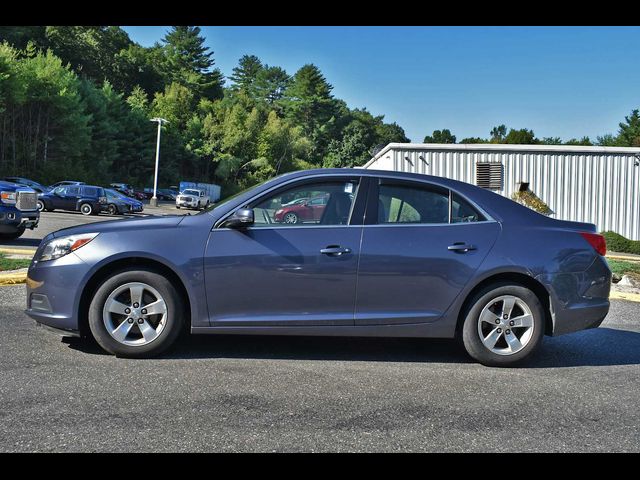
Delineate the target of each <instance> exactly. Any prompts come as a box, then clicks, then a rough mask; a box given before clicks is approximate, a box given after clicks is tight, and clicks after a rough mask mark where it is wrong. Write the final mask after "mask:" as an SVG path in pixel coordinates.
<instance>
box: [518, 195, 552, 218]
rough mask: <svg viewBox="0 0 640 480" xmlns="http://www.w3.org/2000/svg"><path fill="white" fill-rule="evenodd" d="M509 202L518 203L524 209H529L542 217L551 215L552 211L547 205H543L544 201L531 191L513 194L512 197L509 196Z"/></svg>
mask: <svg viewBox="0 0 640 480" xmlns="http://www.w3.org/2000/svg"><path fill="white" fill-rule="evenodd" d="M511 200H513V201H515V202H518V203H519V204H521V205H524V206H525V207H529V208H530V209H532V210H535V211H536V212H538V213H541V214H542V215H551V214H552V213H553V210H551V209H550V208H549V205H547V204H546V203H544V201H543V200H542V199H541V198H540V197H538V196H537V195H536V194H535V193H533V192H532V191H531V190H521V191H517V192H514V193H513V195H511Z"/></svg>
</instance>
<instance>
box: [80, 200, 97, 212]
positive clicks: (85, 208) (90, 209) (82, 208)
mask: <svg viewBox="0 0 640 480" xmlns="http://www.w3.org/2000/svg"><path fill="white" fill-rule="evenodd" d="M93 210H94V209H93V205H91V204H90V203H87V202H85V203H83V204H81V205H80V213H82V214H83V215H93Z"/></svg>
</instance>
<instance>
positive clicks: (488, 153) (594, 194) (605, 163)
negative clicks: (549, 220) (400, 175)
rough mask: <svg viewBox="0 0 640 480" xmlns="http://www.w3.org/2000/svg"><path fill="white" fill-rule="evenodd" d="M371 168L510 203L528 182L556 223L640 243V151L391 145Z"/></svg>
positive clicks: (372, 162)
mask: <svg viewBox="0 0 640 480" xmlns="http://www.w3.org/2000/svg"><path fill="white" fill-rule="evenodd" d="M364 168H371V169H377V170H397V171H402V172H415V173H423V174H428V175H437V176H441V177H447V178H453V179H455V180H461V181H463V182H468V183H472V184H474V185H480V186H483V187H485V188H490V189H491V190H494V191H495V192H496V193H499V194H501V195H504V196H506V197H509V198H511V195H512V194H513V192H514V191H517V190H518V189H519V188H520V185H521V184H522V183H528V187H529V189H530V190H531V191H532V192H534V193H535V194H536V195H537V196H538V197H540V198H541V199H542V200H543V201H544V202H545V203H546V204H547V205H549V207H550V208H551V209H552V210H553V212H554V213H553V215H552V216H553V217H554V218H558V219H562V220H574V221H579V222H589V223H595V224H596V225H597V227H598V230H599V231H605V230H613V231H614V232H617V233H620V234H621V235H624V236H625V237H627V238H631V239H633V240H640V148H627V147H583V146H566V145H504V144H427V143H390V144H389V145H387V146H386V147H384V148H383V149H382V150H381V151H380V152H378V153H377V154H376V156H375V157H373V158H372V159H371V160H370V161H369V162H367V164H366V165H365V166H364Z"/></svg>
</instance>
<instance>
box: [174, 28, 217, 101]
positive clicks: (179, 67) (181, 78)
mask: <svg viewBox="0 0 640 480" xmlns="http://www.w3.org/2000/svg"><path fill="white" fill-rule="evenodd" d="M200 33H201V32H200V27H193V26H174V27H172V29H171V31H170V32H168V33H167V34H166V35H165V36H164V38H163V39H162V42H163V44H164V45H163V52H164V58H163V62H162V66H161V69H162V71H163V73H164V75H165V77H166V78H167V79H168V80H169V81H170V82H177V83H180V84H182V85H184V86H186V87H188V88H189V89H191V90H193V91H194V92H196V93H197V95H199V96H204V97H207V98H221V97H222V83H223V77H222V73H221V72H220V70H218V69H217V68H213V66H214V60H213V58H212V57H213V52H212V51H209V47H207V46H205V44H204V42H205V39H204V37H203V36H202V35H201V34H200Z"/></svg>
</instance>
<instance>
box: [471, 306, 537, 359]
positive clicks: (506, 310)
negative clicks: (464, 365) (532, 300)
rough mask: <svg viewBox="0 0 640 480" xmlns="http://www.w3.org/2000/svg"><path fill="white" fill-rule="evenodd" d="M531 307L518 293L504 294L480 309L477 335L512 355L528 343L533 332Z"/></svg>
mask: <svg viewBox="0 0 640 480" xmlns="http://www.w3.org/2000/svg"><path fill="white" fill-rule="evenodd" d="M533 329H534V321H533V314H532V313H531V309H530V308H529V306H528V305H527V304H526V303H525V301H524V300H522V299H521V298H519V297H516V296H514V295H502V296H499V297H496V298H494V299H493V300H491V301H490V302H489V303H487V305H485V307H484V308H483V309H482V311H481V312H480V317H479V318H478V335H480V340H481V341H482V343H483V345H484V346H485V347H486V348H487V349H488V350H489V351H491V352H492V353H495V354H497V355H513V354H514V353H517V352H519V351H520V350H522V349H523V348H525V347H526V346H527V344H528V343H529V342H530V341H531V338H532V336H533Z"/></svg>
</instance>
